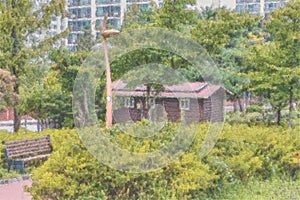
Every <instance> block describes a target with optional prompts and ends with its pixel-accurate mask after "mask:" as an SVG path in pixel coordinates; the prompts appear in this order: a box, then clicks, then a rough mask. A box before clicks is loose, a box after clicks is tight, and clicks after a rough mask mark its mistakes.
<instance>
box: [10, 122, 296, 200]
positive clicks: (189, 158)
mask: <svg viewBox="0 0 300 200" xmlns="http://www.w3.org/2000/svg"><path fill="white" fill-rule="evenodd" d="M147 126H149V124H148V122H146V121H144V122H141V123H140V124H138V126H137V128H141V129H145V127H147ZM207 127H208V124H202V125H200V126H199V131H198V132H197V135H196V138H195V140H194V143H193V144H192V146H191V147H190V148H189V150H188V151H187V152H185V153H184V154H183V155H182V156H181V157H180V158H179V159H178V160H176V161H174V162H172V163H171V164H170V165H168V166H166V167H164V168H162V169H159V170H157V171H153V172H148V173H125V172H120V171H117V170H114V169H112V168H109V167H107V166H105V165H103V164H102V163H99V161H97V160H96V159H95V157H93V156H92V155H91V154H90V153H89V152H88V151H87V150H86V148H85V147H84V145H83V143H82V142H81V140H80V138H79V137H78V135H77V133H76V130H69V129H62V130H45V131H44V132H43V133H42V134H49V133H50V134H51V138H52V142H53V146H54V153H53V155H52V156H50V157H49V158H48V160H47V161H45V162H44V164H43V165H41V166H40V167H38V168H36V169H35V170H34V171H33V172H32V173H33V174H34V176H33V177H32V180H33V181H34V184H33V187H32V188H31V189H30V192H31V193H32V194H33V196H34V198H36V199H44V198H51V199H91V198H98V199H198V198H199V197H205V196H206V197H207V194H212V193H213V194H218V191H222V190H227V189H226V188H228V187H230V186H231V185H232V184H235V183H239V182H240V181H243V182H247V181H248V180H251V178H252V177H256V178H258V179H263V180H265V179H268V178H270V177H278V176H281V175H284V174H286V175H294V178H296V176H295V174H297V170H299V168H298V165H297V164H296V162H297V161H295V159H294V155H295V154H296V153H297V151H299V146H300V144H299V140H298V138H297V134H298V130H286V129H284V128H282V127H263V126H251V127H249V126H247V125H233V126H231V125H228V124H227V125H225V127H224V129H223V133H222V135H221V137H220V139H219V140H218V142H217V144H216V146H215V147H214V148H213V150H212V151H211V152H210V153H209V155H208V156H206V157H205V158H204V159H202V160H200V159H199V157H198V151H199V149H200V147H201V145H202V142H203V139H204V138H205V131H203V130H206V129H207ZM174 128H175V129H176V124H169V125H167V126H166V127H165V128H164V130H163V132H161V133H160V134H155V137H153V139H151V138H147V137H146V138H144V139H141V138H138V140H136V139H135V138H134V137H131V136H130V135H128V134H134V132H133V133H131V132H132V131H134V129H128V130H127V132H126V133H124V132H122V131H121V130H120V129H119V128H118V127H117V126H116V127H113V129H111V130H110V131H109V132H107V134H108V135H110V140H111V141H113V142H115V144H118V145H119V146H120V147H121V148H122V149H128V150H130V151H133V152H151V151H153V150H155V149H160V148H161V146H160V145H161V144H162V143H166V144H167V143H168V138H172V135H173V134H174V132H173V131H174V130H175V129H174ZM147 129H148V130H149V127H147ZM26 135H27V134H22V135H17V137H21V136H23V137H24V136H26ZM28 135H29V134H28ZM9 136H13V135H9ZM6 137H7V136H6ZM103 156H104V157H105V156H106V155H103ZM211 192H212V193H211Z"/></svg>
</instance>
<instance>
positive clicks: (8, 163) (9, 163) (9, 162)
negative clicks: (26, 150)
mask: <svg viewBox="0 0 300 200" xmlns="http://www.w3.org/2000/svg"><path fill="white" fill-rule="evenodd" d="M11 164H12V161H11V160H9V161H8V162H7V165H8V170H7V171H8V172H10V167H11Z"/></svg>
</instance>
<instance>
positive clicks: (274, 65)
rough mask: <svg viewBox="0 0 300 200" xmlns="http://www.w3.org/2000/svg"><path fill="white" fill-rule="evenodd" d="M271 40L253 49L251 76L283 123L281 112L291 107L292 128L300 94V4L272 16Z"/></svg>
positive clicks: (293, 2)
mask: <svg viewBox="0 0 300 200" xmlns="http://www.w3.org/2000/svg"><path fill="white" fill-rule="evenodd" d="M266 30H267V31H269V33H270V34H271V40H270V41H269V42H266V43H265V44H258V45H257V46H256V47H255V48H254V51H253V52H254V55H255V56H254V58H252V59H255V61H256V62H255V63H253V64H254V70H253V72H252V73H250V74H249V75H250V77H251V80H252V85H253V88H255V89H256V90H258V91H261V92H264V93H265V96H267V97H268V98H269V100H270V103H271V104H273V106H275V108H276V110H277V113H278V114H277V115H278V118H279V119H278V120H277V121H278V123H280V111H281V110H282V108H284V107H285V106H286V105H288V108H289V128H292V124H293V121H292V118H293V117H292V116H293V102H294V101H295V100H296V99H295V98H296V97H297V96H298V95H297V94H296V93H298V92H299V83H300V82H299V81H300V79H299V76H300V42H299V41H300V1H299V0H295V1H291V2H289V3H287V5H286V7H284V8H280V9H278V10H276V11H275V12H273V13H271V16H270V21H267V22H266Z"/></svg>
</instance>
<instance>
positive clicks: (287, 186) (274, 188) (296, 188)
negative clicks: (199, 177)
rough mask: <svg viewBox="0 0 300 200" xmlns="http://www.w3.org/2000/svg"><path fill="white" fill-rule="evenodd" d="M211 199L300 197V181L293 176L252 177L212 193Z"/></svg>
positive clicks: (255, 199) (284, 199)
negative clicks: (265, 178) (264, 178)
mask: <svg viewBox="0 0 300 200" xmlns="http://www.w3.org/2000/svg"><path fill="white" fill-rule="evenodd" d="M211 199H230V200H252V199H253V200H268V199H276V200H286V199H291V200H292V199H295V200H296V199H297V200H298V199H300V181H299V180H292V179H291V178H286V177H284V178H278V177H277V178H273V179H272V180H265V181H261V180H257V179H252V180H249V181H248V182H246V183H245V182H240V183H238V184H231V185H228V186H227V187H226V188H224V189H223V190H222V191H221V192H218V193H215V194H213V195H211V197H209V198H207V200H211Z"/></svg>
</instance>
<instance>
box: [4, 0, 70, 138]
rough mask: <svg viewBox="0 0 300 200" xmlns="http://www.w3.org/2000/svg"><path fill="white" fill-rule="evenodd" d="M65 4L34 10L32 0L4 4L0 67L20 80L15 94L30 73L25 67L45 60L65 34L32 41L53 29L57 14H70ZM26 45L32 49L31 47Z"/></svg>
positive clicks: (17, 116) (17, 117)
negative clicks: (35, 41)
mask: <svg viewBox="0 0 300 200" xmlns="http://www.w3.org/2000/svg"><path fill="white" fill-rule="evenodd" d="M64 8H65V1H63V0H52V1H51V2H50V3H48V4H44V5H42V6H41V8H40V9H39V10H34V8H33V4H32V2H31V1H28V0H6V1H1V2H0V37H1V40H0V66H1V68H4V69H7V70H9V71H10V72H11V74H12V75H13V76H15V77H16V79H17V81H16V84H15V85H14V93H15V94H16V95H18V94H19V88H20V80H19V77H20V75H21V74H24V73H26V69H25V66H26V65H27V64H28V63H29V61H31V60H33V59H34V58H38V57H44V55H43V54H44V53H45V51H46V50H47V49H49V48H50V47H52V44H53V42H55V41H56V40H57V39H58V38H59V37H60V36H62V35H64V34H65V32H64V33H62V34H60V35H57V36H54V37H52V38H49V39H46V40H44V41H39V42H38V43H34V41H33V40H30V38H32V37H33V36H34V34H35V33H38V32H43V30H46V29H48V28H49V24H50V22H51V17H52V16H53V15H56V16H58V15H62V16H64V15H65V14H66V11H65V10H64ZM26 43H29V44H30V45H31V46H30V48H29V46H28V45H26ZM18 103H19V102H16V104H15V105H14V131H15V132H16V131H18V129H19V127H20V112H19V110H18V109H17V106H16V105H18Z"/></svg>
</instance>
